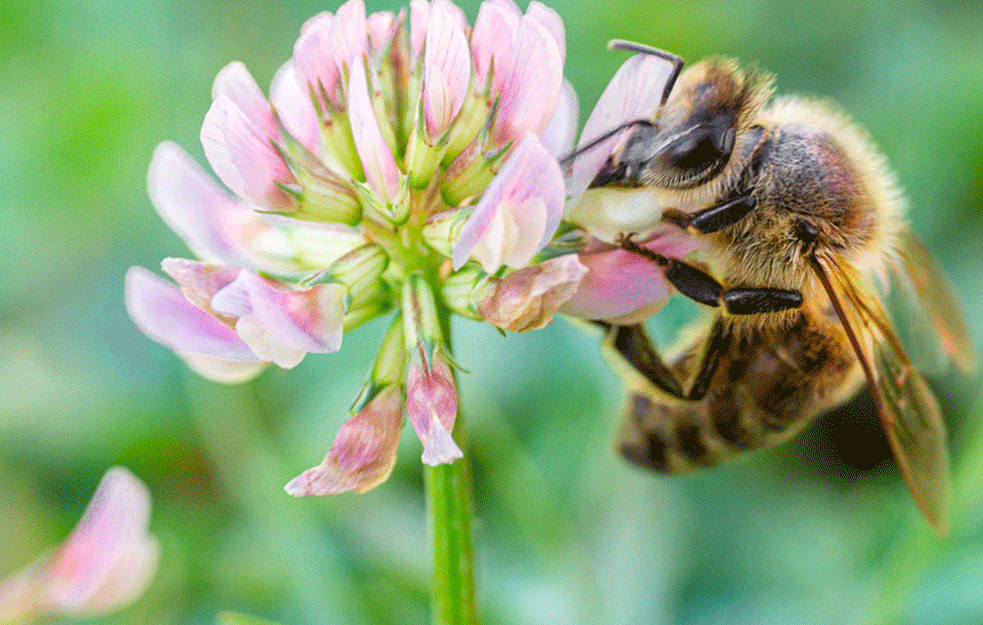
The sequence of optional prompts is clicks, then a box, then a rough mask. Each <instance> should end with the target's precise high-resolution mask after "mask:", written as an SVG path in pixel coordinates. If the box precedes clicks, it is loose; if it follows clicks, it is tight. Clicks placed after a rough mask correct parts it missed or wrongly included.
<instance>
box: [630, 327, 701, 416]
mask: <svg viewBox="0 0 983 625" xmlns="http://www.w3.org/2000/svg"><path fill="white" fill-rule="evenodd" d="M612 332H613V333H614V347H615V349H617V350H618V352H619V353H620V354H621V355H622V356H624V358H625V360H626V361H628V364H630V365H631V366H632V367H633V368H634V369H635V370H636V371H638V372H639V373H641V374H642V375H644V376H645V377H646V378H648V379H649V381H651V382H652V384H655V385H656V386H657V387H658V388H659V389H660V390H661V391H663V392H665V393H668V394H670V395H672V396H673V397H678V398H680V399H686V395H685V394H684V393H683V389H682V387H681V386H680V385H679V382H677V381H676V376H675V375H673V373H672V371H670V370H669V367H667V366H666V365H665V363H663V362H662V358H661V357H659V352H658V351H656V349H655V346H653V345H652V341H651V340H650V339H649V337H648V334H647V333H646V332H645V328H644V327H643V326H641V325H640V324H636V325H632V326H613V327H612Z"/></svg>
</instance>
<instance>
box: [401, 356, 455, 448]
mask: <svg viewBox="0 0 983 625" xmlns="http://www.w3.org/2000/svg"><path fill="white" fill-rule="evenodd" d="M406 412H407V414H409V416H410V422H411V423H412V424H413V429H414V430H416V434H417V436H419V437H420V441H421V442H422V443H423V462H424V464H429V465H438V464H445V463H449V462H453V461H454V460H456V459H458V458H462V457H463V456H464V454H463V453H462V452H461V449H460V448H459V447H458V446H457V443H455V442H454V438H453V437H452V436H451V432H453V431H454V421H455V420H456V419H457V387H456V385H455V384H454V376H453V374H452V373H451V370H450V367H449V366H448V365H447V361H446V359H445V358H444V356H443V355H442V354H441V353H440V351H439V350H438V351H436V352H435V353H434V356H433V358H432V359H431V362H430V367H429V368H426V367H424V366H423V365H421V364H420V363H417V362H413V363H412V364H411V365H410V370H409V372H408V373H407V377H406Z"/></svg>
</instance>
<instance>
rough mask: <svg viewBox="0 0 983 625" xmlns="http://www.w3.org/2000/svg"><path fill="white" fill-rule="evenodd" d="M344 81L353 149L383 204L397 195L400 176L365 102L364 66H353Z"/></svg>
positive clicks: (366, 88)
mask: <svg viewBox="0 0 983 625" xmlns="http://www.w3.org/2000/svg"><path fill="white" fill-rule="evenodd" d="M351 72H352V73H351V77H350V78H349V80H348V115H349V118H350V119H351V125H352V136H353V137H354V138H355V149H356V150H357V151H358V157H359V158H360V159H361V161H362V167H363V168H364V169H365V179H366V181H367V182H368V183H369V186H370V187H371V188H372V190H373V191H374V192H375V193H376V194H377V195H378V196H379V197H380V198H384V199H385V200H386V201H390V202H391V201H393V200H394V199H396V197H397V196H398V195H399V188H400V174H399V167H398V166H397V165H396V159H395V158H394V157H393V153H392V150H390V149H389V144H387V143H386V141H385V139H383V138H382V133H381V132H380V131H379V121H378V120H377V119H376V116H375V112H374V111H373V109H372V102H371V100H370V99H369V86H368V82H367V80H366V77H365V65H364V64H363V63H355V64H354V65H353V66H352V68H351Z"/></svg>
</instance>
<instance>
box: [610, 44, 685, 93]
mask: <svg viewBox="0 0 983 625" xmlns="http://www.w3.org/2000/svg"><path fill="white" fill-rule="evenodd" d="M608 50H624V51H625V52H635V53H636V54H648V55H649V56H654V57H657V58H660V59H663V60H665V61H669V62H670V63H672V73H671V74H669V80H667V81H666V86H665V88H664V89H663V90H662V99H661V100H660V101H659V106H663V105H664V104H665V103H666V100H668V99H669V93H671V92H672V88H673V86H674V85H675V84H676V79H677V78H679V72H681V71H683V65H685V64H686V61H684V60H683V57H681V56H679V55H677V54H673V53H672V52H666V51H665V50H660V49H658V48H653V47H652V46H647V45H645V44H643V43H636V42H634V41H625V40H624V39H612V40H611V41H609V42H608Z"/></svg>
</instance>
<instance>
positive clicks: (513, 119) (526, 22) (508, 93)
mask: <svg viewBox="0 0 983 625" xmlns="http://www.w3.org/2000/svg"><path fill="white" fill-rule="evenodd" d="M515 41H516V43H515V57H514V58H513V59H512V66H511V68H510V70H509V77H508V81H507V83H506V85H505V88H504V89H503V90H502V94H501V97H500V98H499V102H498V109H497V111H496V113H495V122H494V127H493V129H492V140H493V142H494V143H495V144H497V145H501V144H504V143H506V142H508V141H517V140H519V139H521V138H522V137H524V136H526V134H528V133H533V134H536V135H541V134H543V131H544V130H546V126H547V125H549V122H550V119H552V118H553V113H554V112H555V111H556V105H557V102H558V101H559V98H560V87H561V86H562V84H563V59H562V58H561V57H560V49H559V48H558V47H557V45H556V40H555V39H554V38H553V35H552V34H551V33H550V31H548V30H547V29H546V28H545V27H544V26H543V25H542V24H540V23H539V21H538V20H536V18H534V17H531V16H529V15H524V16H523V17H522V19H521V20H519V31H518V35H517V36H516V40H515Z"/></svg>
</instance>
